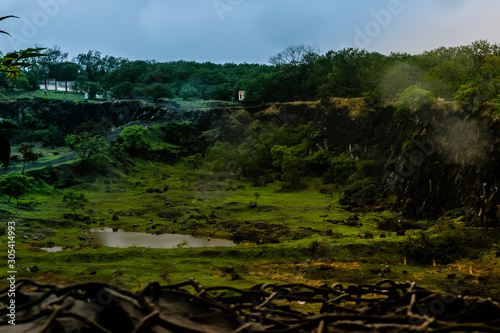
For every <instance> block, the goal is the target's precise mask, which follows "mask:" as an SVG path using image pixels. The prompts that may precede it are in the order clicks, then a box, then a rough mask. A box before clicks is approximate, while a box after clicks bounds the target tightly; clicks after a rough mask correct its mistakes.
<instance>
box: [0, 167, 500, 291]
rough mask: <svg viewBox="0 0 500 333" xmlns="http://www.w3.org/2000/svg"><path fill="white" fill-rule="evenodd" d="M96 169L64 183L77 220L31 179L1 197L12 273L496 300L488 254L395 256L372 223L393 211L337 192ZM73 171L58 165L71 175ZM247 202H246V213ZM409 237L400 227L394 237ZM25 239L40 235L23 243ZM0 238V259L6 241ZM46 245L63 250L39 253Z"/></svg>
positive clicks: (391, 241) (492, 258)
mask: <svg viewBox="0 0 500 333" xmlns="http://www.w3.org/2000/svg"><path fill="white" fill-rule="evenodd" d="M103 163H104V162H103ZM106 163H109V165H107V170H108V172H107V173H102V172H101V173H96V174H95V175H93V176H90V177H89V176H88V174H87V175H86V176H85V181H81V182H80V183H79V184H77V185H73V186H72V187H71V190H75V191H78V192H83V193H85V195H86V196H87V197H88V199H89V202H88V204H87V205H86V207H85V210H84V211H77V213H78V215H79V216H78V217H77V218H76V217H74V216H73V213H72V212H71V210H70V209H68V208H67V207H66V206H65V205H64V204H63V203H62V196H63V194H64V193H66V191H67V189H54V188H53V187H51V186H48V185H47V184H43V183H39V184H37V190H36V191H35V192H33V193H31V194H28V195H25V196H23V197H21V203H22V204H21V205H15V204H7V203H6V202H5V201H6V197H3V198H2V203H0V211H1V214H2V222H1V223H0V226H1V227H2V228H3V227H5V226H6V222H8V221H16V254H17V258H16V264H17V270H18V278H31V279H35V280H37V281H42V282H47V283H61V284H69V283H77V282H83V281H104V282H110V283H113V284H115V285H117V286H119V287H123V288H127V289H131V290H138V289H140V288H141V287H143V286H144V285H145V284H146V283H148V282H149V281H151V280H156V281H159V282H161V283H162V284H167V283H177V282H182V281H185V280H187V279H188V278H189V277H194V278H196V279H197V280H198V281H199V282H201V283H202V284H205V285H212V286H213V285H231V286H234V287H239V288H245V287H249V286H251V285H254V284H256V283H263V282H272V283H289V282H292V283H294V282H302V283H308V284H311V285H320V284H323V283H326V284H331V283H334V282H341V283H345V284H351V283H353V284H361V283H374V282H378V281H381V280H383V279H386V278H387V279H392V280H398V281H416V282H417V284H419V285H420V286H423V287H428V288H431V289H434V290H443V291H458V292H463V291H464V290H465V292H467V290H469V291H470V292H471V293H473V294H480V295H483V296H484V295H486V296H494V297H498V295H499V290H498V287H497V282H492V283H490V284H489V286H488V284H486V283H485V281H486V282H487V281H489V280H490V279H491V280H492V281H493V279H494V278H495V277H498V276H500V273H499V268H498V266H500V265H497V264H498V262H499V260H498V258H497V257H496V253H497V252H496V251H495V249H494V248H492V249H488V250H485V251H483V252H480V253H479V254H478V255H477V256H476V257H475V258H473V259H470V258H469V259H463V260H459V261H455V262H453V263H450V264H446V265H444V264H437V265H432V264H431V265H418V264H417V263H416V262H412V261H411V260H410V261H406V260H405V257H404V255H403V252H402V248H401V243H402V241H403V240H404V239H405V238H406V237H407V236H398V235H396V233H395V232H391V231H383V230H380V229H379V228H378V226H379V225H380V224H382V223H383V222H387V221H394V220H395V218H394V216H393V214H392V213H391V212H389V211H378V212H371V211H363V210H359V211H352V210H351V211H347V210H345V209H344V208H342V206H340V205H339V198H340V197H341V193H342V190H343V188H342V187H340V186H334V185H328V186H325V185H322V184H321V183H320V182H318V181H317V180H315V179H308V180H307V183H308V184H309V187H308V188H307V189H304V190H302V191H297V192H288V193H286V192H283V191H281V190H280V183H279V182H278V181H275V182H272V183H270V184H268V185H267V186H266V187H255V186H253V184H252V183H250V182H247V181H245V180H243V179H234V178H233V177H229V175H224V174H217V173H213V172H209V171H207V170H203V169H202V170H197V171H196V173H195V174H193V173H192V170H190V169H188V168H186V167H185V166H184V165H183V164H182V163H179V164H178V165H175V166H172V165H167V164H163V163H156V162H145V161H142V160H137V161H129V163H128V164H127V163H125V164H124V165H123V166H121V167H117V165H116V164H115V163H113V162H112V161H107V162H106ZM79 167H82V166H78V163H75V164H74V165H73V166H71V165H69V166H67V168H69V169H71V168H73V170H74V172H75V174H77V175H78V170H79V169H78V168H79ZM256 193H257V194H258V195H256ZM250 202H256V203H257V206H256V207H254V208H252V207H251V206H250ZM396 220H397V219H396ZM346 221H347V222H349V223H346ZM412 223H414V225H415V226H417V227H424V228H427V227H431V228H432V225H433V223H432V222H429V221H412ZM92 227H110V228H121V229H124V230H128V231H132V230H134V231H139V232H154V231H156V232H161V233H172V232H176V233H185V234H193V235H198V236H204V237H209V238H228V239H229V238H234V237H235V235H237V237H236V238H237V240H238V241H239V243H238V245H236V246H234V247H214V248H190V247H182V248H174V249H150V248H140V247H129V248H110V247H106V246H103V245H102V244H100V243H99V242H98V241H96V240H91V239H89V238H88V237H89V235H88V229H89V228H92ZM418 232H419V230H416V229H415V230H408V231H407V232H406V235H408V234H409V235H416V234H417V233H418ZM37 234H38V235H40V234H41V235H42V236H41V237H33V236H34V235H37ZM0 240H1V245H0V252H1V253H3V255H2V257H3V258H4V259H5V258H6V253H7V249H8V248H7V235H4V236H2V237H0ZM258 244H260V245H258ZM51 246H59V247H63V251H60V252H46V251H44V250H41V249H40V248H42V247H51ZM35 266H36V268H34V267H35ZM7 271H8V269H7V260H6V259H5V260H3V261H2V262H0V276H2V275H7V273H6V272H7ZM453 274H455V275H453ZM4 281H5V280H4Z"/></svg>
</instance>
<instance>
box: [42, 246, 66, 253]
mask: <svg viewBox="0 0 500 333" xmlns="http://www.w3.org/2000/svg"><path fill="white" fill-rule="evenodd" d="M40 250H44V251H47V252H60V251H62V250H63V248H62V247H61V246H52V247H41V248H40Z"/></svg>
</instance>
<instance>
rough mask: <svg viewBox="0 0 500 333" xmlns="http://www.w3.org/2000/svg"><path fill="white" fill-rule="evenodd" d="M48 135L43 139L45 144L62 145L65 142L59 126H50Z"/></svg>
mask: <svg viewBox="0 0 500 333" xmlns="http://www.w3.org/2000/svg"><path fill="white" fill-rule="evenodd" d="M46 133H47V134H45V135H44V136H43V139H42V140H43V142H45V143H48V144H55V145H61V144H63V143H64V142H65V141H64V134H63V132H62V131H61V130H60V129H59V127H57V126H54V125H52V126H50V127H49V129H48V131H47V132H46Z"/></svg>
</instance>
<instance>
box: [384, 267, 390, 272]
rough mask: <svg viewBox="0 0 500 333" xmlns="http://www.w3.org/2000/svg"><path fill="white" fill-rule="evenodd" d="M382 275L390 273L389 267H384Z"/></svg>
mask: <svg viewBox="0 0 500 333" xmlns="http://www.w3.org/2000/svg"><path fill="white" fill-rule="evenodd" d="M383 272H384V273H390V272H391V269H390V268H389V267H386V268H385V269H384V270H383Z"/></svg>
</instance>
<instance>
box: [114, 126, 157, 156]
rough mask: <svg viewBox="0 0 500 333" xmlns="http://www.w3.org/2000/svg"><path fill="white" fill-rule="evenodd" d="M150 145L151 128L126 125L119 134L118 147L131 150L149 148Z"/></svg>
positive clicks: (136, 150) (137, 150)
mask: <svg viewBox="0 0 500 333" xmlns="http://www.w3.org/2000/svg"><path fill="white" fill-rule="evenodd" d="M149 146H150V138H149V130H148V129H147V128H146V127H142V126H139V125H133V126H129V127H125V128H124V129H123V131H122V132H121V133H120V135H118V147H119V148H120V149H123V150H127V151H129V152H135V153H137V152H139V151H140V150H148V148H149Z"/></svg>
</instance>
